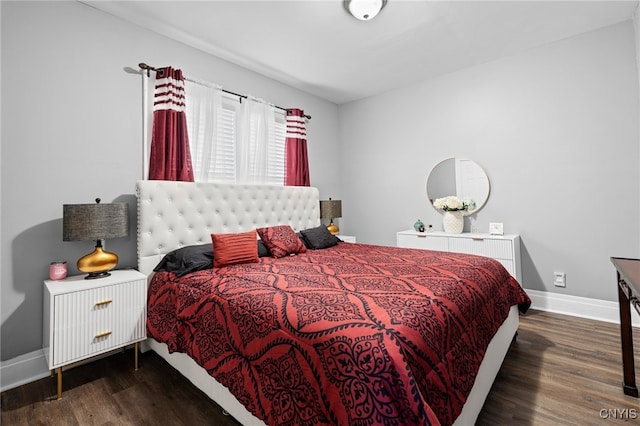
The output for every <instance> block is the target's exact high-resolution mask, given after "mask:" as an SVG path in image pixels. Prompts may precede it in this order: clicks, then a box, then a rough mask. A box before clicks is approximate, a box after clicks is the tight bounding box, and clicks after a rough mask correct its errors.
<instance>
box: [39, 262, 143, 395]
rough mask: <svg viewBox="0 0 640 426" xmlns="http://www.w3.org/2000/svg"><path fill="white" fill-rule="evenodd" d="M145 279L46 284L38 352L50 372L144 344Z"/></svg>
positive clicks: (124, 275)
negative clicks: (40, 340) (130, 346)
mask: <svg viewBox="0 0 640 426" xmlns="http://www.w3.org/2000/svg"><path fill="white" fill-rule="evenodd" d="M146 302H147V279H146V276H145V275H143V274H141V273H140V272H138V271H136V270H133V269H130V270H117V271H112V273H111V275H110V276H109V277H107V278H104V279H102V280H99V281H95V282H87V281H85V280H84V279H83V277H82V276H81V275H77V276H73V277H67V278H65V279H62V280H58V281H52V280H46V281H45V282H44V303H43V333H42V336H43V338H42V347H43V351H44V356H45V359H46V360H47V365H48V366H49V369H50V370H52V371H53V370H57V375H58V399H60V398H62V368H63V367H65V366H68V365H71V364H73V363H76V362H78V361H82V360H85V359H87V358H91V357H93V356H96V355H100V354H103V353H106V352H109V351H112V350H115V349H119V348H122V347H125V346H127V345H130V344H134V345H135V349H136V351H135V369H136V370H137V369H138V342H140V341H142V340H145V339H146V337H147V336H146V321H147V305H146Z"/></svg>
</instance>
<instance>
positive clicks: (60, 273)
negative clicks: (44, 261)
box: [49, 261, 67, 281]
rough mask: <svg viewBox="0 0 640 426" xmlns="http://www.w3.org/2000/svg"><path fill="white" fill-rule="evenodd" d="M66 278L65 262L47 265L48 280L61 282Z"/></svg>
mask: <svg viewBox="0 0 640 426" xmlns="http://www.w3.org/2000/svg"><path fill="white" fill-rule="evenodd" d="M66 277H67V262H64V261H56V262H51V264H49V279H50V280H54V281H56V280H62V279H64V278H66Z"/></svg>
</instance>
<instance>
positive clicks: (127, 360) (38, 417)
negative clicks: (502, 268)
mask: <svg viewBox="0 0 640 426" xmlns="http://www.w3.org/2000/svg"><path fill="white" fill-rule="evenodd" d="M634 339H635V342H636V346H637V350H636V365H637V366H639V370H640V330H634ZM621 381H622V367H621V355H620V340H619V331H618V326H617V325H616V324H608V323H602V322H598V321H590V320H584V319H578V318H574V317H568V316H563V315H558V314H553V313H547V312H539V311H530V312H529V313H528V314H527V315H524V316H522V317H521V320H520V330H519V334H518V339H517V341H516V342H515V343H514V344H513V345H512V347H511V349H510V350H509V353H508V355H507V358H506V359H505V362H504V364H503V366H502V369H501V371H500V373H499V375H498V377H497V379H496V381H495V383H494V385H493V388H492V390H491V393H490V395H489V397H488V399H487V401H486V403H485V406H484V408H483V410H482V413H481V414H480V417H479V418H478V422H477V424H478V425H487V426H489V425H522V426H527V425H603V424H604V425H619V424H620V425H621V424H625V425H630V424H640V400H639V399H636V398H632V397H629V396H625V395H624V394H623V392H622V388H621ZM1 405H2V418H1V422H2V424H3V425H30V426H31V425H52V426H56V425H65V426H66V425H82V426H84V425H189V426H191V425H216V426H218V425H221V426H226V425H238V423H237V422H235V421H234V419H233V418H231V417H228V416H224V415H223V413H222V410H221V409H220V407H218V406H217V405H216V404H215V403H213V402H211V401H210V400H209V399H208V398H207V397H206V396H205V395H204V394H202V393H201V392H200V391H199V390H197V389H196V388H195V387H193V386H192V385H191V384H190V383H189V382H188V381H187V380H186V379H184V378H183V377H182V376H181V375H180V374H179V373H178V372H176V371H175V370H174V369H173V368H172V367H170V366H169V365H168V364H167V363H165V361H164V360H162V359H161V358H160V357H159V356H157V355H156V354H155V353H153V352H147V353H145V354H142V355H141V356H140V368H139V370H138V371H133V354H132V351H131V350H128V351H125V353H120V354H116V355H112V356H110V357H107V358H103V359H100V360H97V361H95V362H92V363H88V364H85V365H81V366H77V367H75V368H72V369H69V370H67V371H65V372H64V393H63V398H62V400H60V401H58V400H56V386H55V379H54V378H45V379H42V380H38V381H36V382H33V383H29V384H27V385H24V386H20V387H18V388H16V389H11V390H9V391H5V392H2V399H1Z"/></svg>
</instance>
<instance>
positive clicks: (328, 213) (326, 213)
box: [320, 198, 342, 219]
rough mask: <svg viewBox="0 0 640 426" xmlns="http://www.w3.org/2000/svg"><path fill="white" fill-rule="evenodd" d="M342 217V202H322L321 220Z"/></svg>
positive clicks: (330, 200) (329, 200)
mask: <svg viewBox="0 0 640 426" xmlns="http://www.w3.org/2000/svg"><path fill="white" fill-rule="evenodd" d="M338 217H342V201H341V200H332V199H331V198H329V199H328V200H322V201H320V219H335V218H338Z"/></svg>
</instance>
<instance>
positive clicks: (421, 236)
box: [416, 234, 427, 238]
mask: <svg viewBox="0 0 640 426" xmlns="http://www.w3.org/2000/svg"><path fill="white" fill-rule="evenodd" d="M416 237H418V238H427V234H416Z"/></svg>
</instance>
